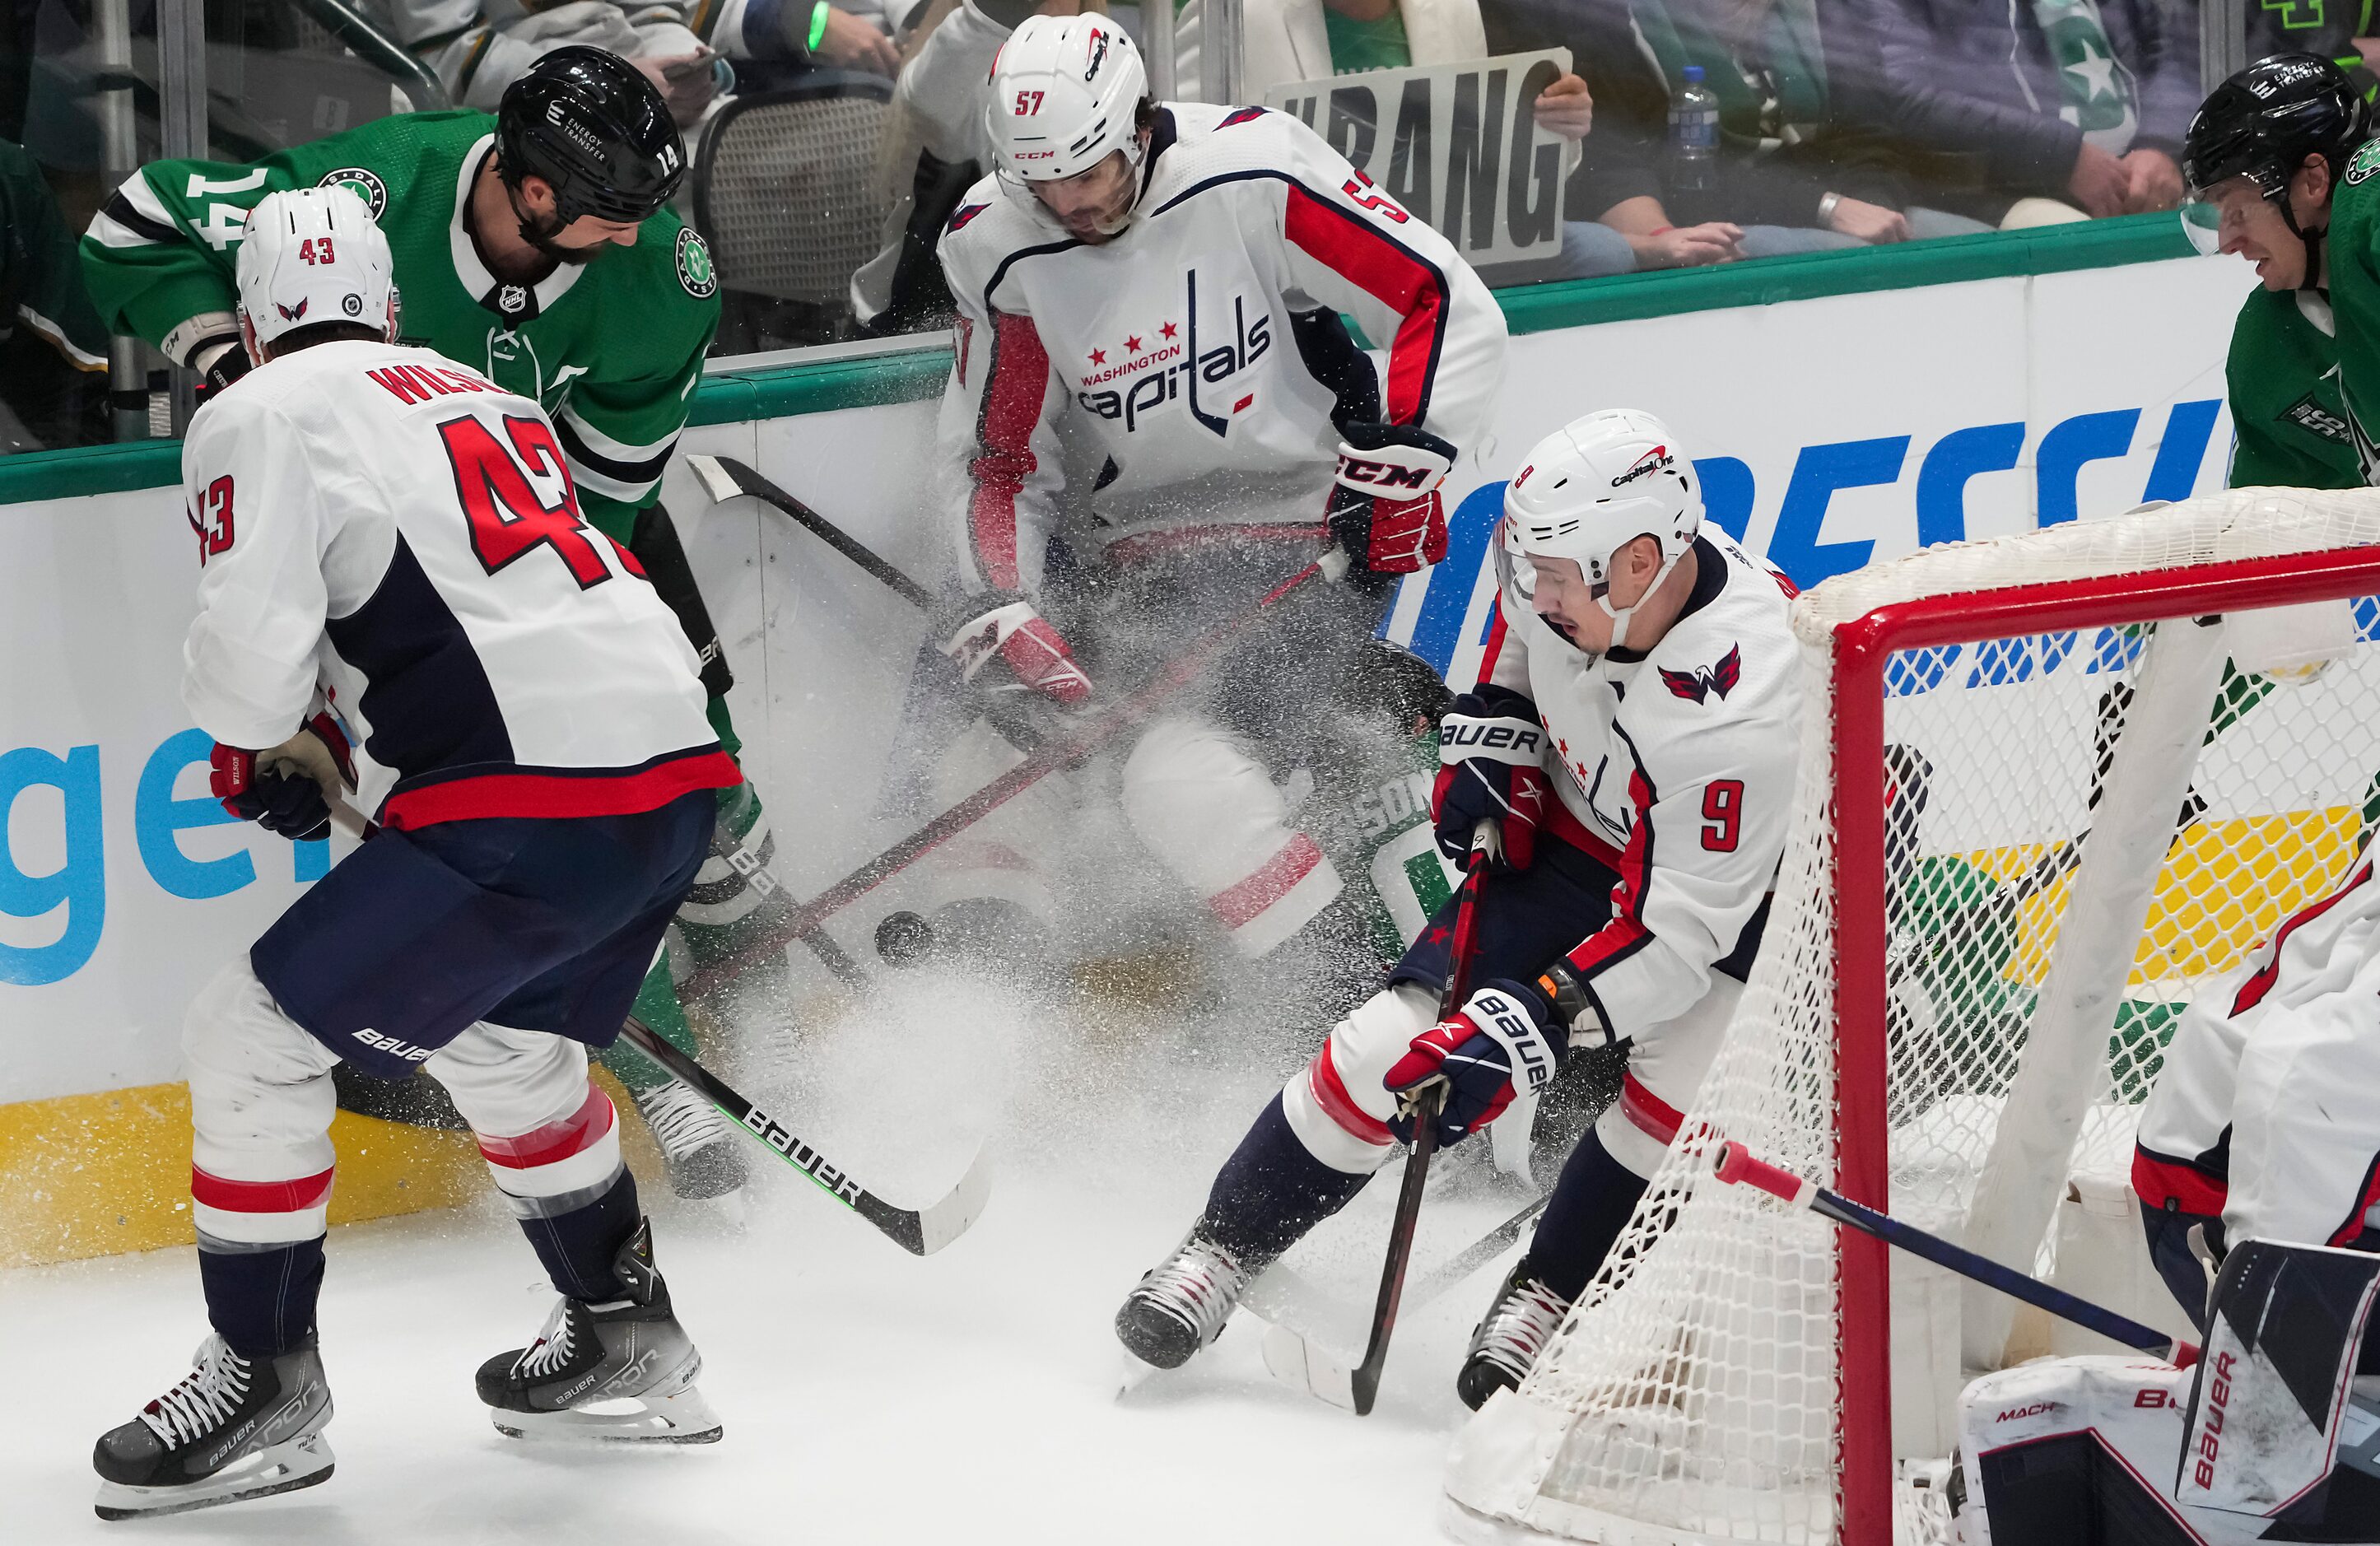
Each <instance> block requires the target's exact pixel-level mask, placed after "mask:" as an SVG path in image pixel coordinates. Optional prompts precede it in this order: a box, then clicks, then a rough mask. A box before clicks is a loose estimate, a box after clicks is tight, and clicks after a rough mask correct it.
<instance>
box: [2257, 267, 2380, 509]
mask: <svg viewBox="0 0 2380 1546" xmlns="http://www.w3.org/2000/svg"><path fill="white" fill-rule="evenodd" d="M2332 333H2333V327H2332V323H2331V310H2330V302H2329V301H2328V300H2327V299H2325V298H2324V297H2323V296H2321V295H2320V294H2318V293H2315V292H2311V291H2300V290H2282V291H2279V292H2274V291H2271V290H2264V289H2258V290H2253V291H2251V292H2250V293H2249V296H2248V299H2247V301H2246V303H2245V304H2243V305H2242V306H2241V307H2240V320H2239V322H2238V323H2235V324H2233V326H2232V329H2231V355H2230V359H2229V360H2228V362H2227V363H2226V365H2225V367H2224V374H2225V377H2226V379H2227V381H2228V385H2229V394H2230V398H2231V425H2232V429H2233V432H2234V433H2235V434H2237V436H2238V437H2239V438H2238V441H2237V443H2236V444H2234V446H2233V448H2232V452H2231V474H2230V477H2229V479H2228V484H2229V486H2230V487H2232V488H2235V489H2239V488H2248V487H2252V486H2253V487H2270V488H2301V489H2351V488H2355V487H2357V486H2358V485H2360V484H2361V483H2362V481H2363V474H2362V469H2359V468H2358V467H2357V465H2356V460H2355V444H2354V439H2353V437H2352V436H2351V435H2350V434H2349V432H2348V429H2347V414H2346V410H2345V409H2344V408H2340V407H2339V396H2338V339H2337V338H2335V337H2333V336H2332Z"/></svg>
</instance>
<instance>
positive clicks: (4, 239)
mask: <svg viewBox="0 0 2380 1546" xmlns="http://www.w3.org/2000/svg"><path fill="white" fill-rule="evenodd" d="M105 439H107V329H106V328H105V327H103V326H102V325H101V324H100V320H99V312H98V311H97V310H95V309H94V308H93V307H92V306H91V296H90V293H89V292H88V291H86V290H85V289H84V288H83V286H82V264H81V262H79V260H78V259H77V258H76V256H75V238H74V234H73V233H72V232H71V231H69V230H68V229H67V224H66V221H65V220H64V219H63V218H62V217H61V216H60V215H59V213H58V205H57V201H56V199H55V198H54V197H52V195H51V193H50V185H49V183H48V181H47V179H45V178H44V177H42V168H41V166H40V164H37V163H36V162H35V161H34V160H33V158H32V157H31V156H30V155H29V154H27V153H26V152H25V149H24V147H23V146H21V145H18V144H17V143H16V142H15V141H13V140H0V455H6V454H7V453H10V452H15V451H39V450H42V449H43V448H44V447H48V446H58V445H87V444H97V443H98V442H101V441H103V440H105Z"/></svg>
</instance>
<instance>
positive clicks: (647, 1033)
mask: <svg viewBox="0 0 2380 1546" xmlns="http://www.w3.org/2000/svg"><path fill="white" fill-rule="evenodd" d="M620 1034H621V1035H622V1036H624V1037H625V1038H627V1040H628V1041H629V1043H630V1044H631V1045H633V1046H634V1047H635V1048H636V1049H637V1051H638V1052H640V1053H644V1054H645V1055H646V1056H647V1057H650V1058H651V1059H652V1060H653V1061H654V1062H656V1063H658V1064H660V1065H662V1067H664V1068H666V1069H668V1070H669V1071H670V1072H671V1073H672V1074H674V1075H675V1076H676V1077H678V1078H680V1079H682V1080H684V1081H685V1082H686V1084H688V1085H691V1086H692V1087H693V1088H694V1089H695V1090H698V1091H700V1092H701V1094H702V1097H703V1099H705V1100H707V1101H709V1102H710V1103H711V1104H712V1105H714V1106H717V1107H718V1108H719V1109H720V1111H721V1112H722V1113H723V1114H725V1115H726V1116H727V1117H728V1119H729V1120H730V1121H733V1122H735V1123H736V1124H737V1125H738V1126H741V1127H743V1129H744V1130H745V1131H746V1132H747V1133H749V1134H751V1135H752V1136H753V1137H754V1138H758V1139H759V1140H760V1141H761V1142H762V1143H765V1144H767V1145H768V1146H769V1148H770V1149H771V1150H773V1151H774V1152H775V1153H776V1154H777V1155H778V1157H779V1158H781V1159H783V1161H784V1162H785V1163H787V1164H789V1165H791V1166H793V1167H794V1168H795V1170H797V1171H800V1172H801V1173H802V1174H803V1175H807V1176H808V1177H809V1178H810V1180H811V1181H812V1182H814V1183H815V1184H816V1185H817V1187H818V1189H819V1190H820V1191H822V1192H824V1193H826V1195H827V1196H829V1197H831V1198H832V1199H835V1200H836V1201H837V1202H840V1203H842V1204H843V1205H844V1207H846V1208H848V1209H850V1210H851V1211H853V1212H855V1213H856V1214H858V1215H859V1216H860V1217H861V1218H863V1219H866V1220H867V1221H868V1223H872V1224H874V1225H875V1226H876V1227H877V1228H878V1229H880V1230H881V1231H883V1233H885V1234H886V1235H888V1236H892V1239H893V1240H894V1241H896V1242H898V1243H899V1244H900V1246H901V1247H902V1248H904V1249H905V1250H907V1251H909V1252H910V1253H911V1254H912V1255H915V1256H931V1255H933V1254H934V1253H935V1252H936V1251H938V1250H940V1249H941V1248H943V1247H944V1246H947V1245H949V1244H950V1243H951V1242H952V1241H953V1240H955V1239H957V1238H958V1237H959V1236H962V1235H964V1234H965V1233H966V1232H967V1230H968V1229H969V1228H970V1227H972V1226H973V1225H974V1223H975V1221H976V1220H977V1218H978V1217H980V1216H981V1215H982V1213H983V1205H984V1203H985V1202H986V1201H987V1200H988V1199H990V1195H991V1161H990V1154H989V1153H988V1151H986V1150H981V1149H978V1150H976V1155H975V1159H974V1160H973V1161H972V1162H970V1163H968V1165H967V1169H966V1174H965V1175H963V1176H961V1177H959V1184H958V1185H957V1186H955V1187H952V1188H951V1189H950V1191H949V1192H947V1193H945V1194H944V1195H943V1196H942V1197H941V1199H938V1200H936V1201H934V1202H931V1203H929V1204H928V1205H927V1206H925V1207H924V1208H916V1209H912V1208H896V1207H894V1206H893V1205H892V1204H891V1203H889V1202H887V1201H885V1200H884V1199H882V1198H880V1197H878V1196H877V1195H876V1194H875V1193H873V1192H870V1191H868V1189H867V1188H866V1187H862V1186H861V1185H860V1184H859V1183H858V1182H856V1181H855V1180H853V1179H852V1178H851V1177H850V1176H848V1175H844V1173H843V1172H842V1171H841V1170H839V1169H837V1168H836V1167H835V1166H833V1165H832V1164H830V1163H827V1158H826V1156H825V1155H823V1154H821V1153H820V1152H819V1151H818V1150H815V1149H813V1148H811V1147H810V1146H809V1145H808V1144H807V1143H804V1142H803V1141H802V1140H801V1139H800V1138H796V1137H795V1136H794V1133H793V1131H792V1130H791V1129H790V1128H788V1127H786V1126H785V1125H784V1124H783V1123H782V1122H780V1121H778V1120H777V1119H776V1118H775V1117H773V1116H771V1115H770V1114H768V1113H767V1112H765V1111H762V1110H761V1109H760V1108H759V1106H757V1105H755V1104H753V1103H752V1102H750V1101H749V1100H747V1099H746V1098H745V1097H744V1096H743V1095H741V1094H739V1093H737V1092H736V1090H735V1089H734V1087H732V1086H731V1085H729V1084H728V1083H727V1081H726V1080H724V1079H722V1078H721V1077H719V1076H717V1075H716V1074H713V1073H712V1072H711V1071H710V1069H708V1068H705V1067H704V1066H703V1065H701V1064H699V1063H697V1062H696V1061H695V1060H694V1059H692V1058H690V1057H688V1056H686V1053H682V1052H680V1051H679V1050H678V1049H677V1048H675V1047H674V1046H672V1045H670V1043H669V1042H667V1041H663V1040H662V1038H661V1036H660V1035H659V1034H658V1033H657V1032H655V1031H654V1030H653V1029H652V1028H651V1027H650V1026H648V1025H646V1024H645V1023H644V1022H643V1021H642V1020H639V1019H637V1017H636V1016H633V1015H632V1016H629V1017H628V1023H627V1024H626V1025H625V1026H623V1027H621V1028H620Z"/></svg>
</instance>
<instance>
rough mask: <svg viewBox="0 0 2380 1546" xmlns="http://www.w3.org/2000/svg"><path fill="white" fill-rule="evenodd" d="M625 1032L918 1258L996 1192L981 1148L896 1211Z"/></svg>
mask: <svg viewBox="0 0 2380 1546" xmlns="http://www.w3.org/2000/svg"><path fill="white" fill-rule="evenodd" d="M330 807H331V820H332V822H334V824H336V825H337V826H338V828H339V830H340V831H342V832H345V833H346V834H349V835H350V836H353V837H356V838H358V839H362V838H369V837H370V835H371V834H372V833H373V831H374V830H375V829H374V828H373V826H372V823H370V822H368V821H366V820H365V819H364V817H363V814H362V813H361V812H360V811H358V810H356V808H355V807H354V806H351V805H349V804H348V803H347V802H346V801H345V800H340V799H334V800H332V801H331V802H330ZM620 1034H621V1035H622V1036H623V1037H625V1039H626V1040H627V1041H628V1043H629V1044H630V1045H631V1046H634V1047H635V1048H636V1049H637V1051H638V1052H640V1053H644V1054H645V1055H646V1056H647V1057H650V1058H651V1059H652V1060H653V1061H654V1062H656V1063H658V1064H660V1065H662V1067H664V1068H666V1069H668V1070H669V1071H670V1072H671V1073H672V1074H673V1075H674V1076H675V1077H678V1078H680V1079H683V1080H684V1081H686V1084H687V1085H689V1086H691V1087H692V1088H693V1089H694V1090H696V1091H698V1093H699V1094H700V1095H701V1096H702V1098H703V1099H704V1100H706V1101H709V1102H710V1103H711V1104H712V1105H714V1106H717V1107H718V1108H719V1109H720V1111H721V1112H722V1114H725V1115H726V1116H727V1117H728V1119H729V1120H731V1121H733V1122H735V1124H736V1125H737V1126H740V1127H742V1128H743V1129H744V1130H745V1131H746V1132H747V1133H749V1134H751V1135H752V1137H753V1138H757V1139H759V1141H760V1142H762V1143H765V1144H767V1145H768V1146H769V1148H770V1149H771V1150H772V1151H773V1152H775V1153H776V1154H777V1155H778V1156H779V1157H780V1158H782V1159H783V1161H784V1162H785V1163H787V1164H789V1165H791V1166H793V1167H794V1168H795V1170H797V1171H800V1172H801V1173H802V1174H803V1175H806V1176H807V1177H809V1179H810V1181H811V1182H812V1184H814V1185H815V1186H816V1187H818V1188H819V1190H820V1191H822V1192H824V1193H826V1195H827V1196H829V1197H831V1198H832V1199H835V1200H836V1201H837V1202H840V1203H842V1204H843V1205H844V1207H846V1208H848V1209H850V1210H851V1211H853V1212H855V1213H857V1214H858V1215H859V1216H860V1217H861V1218H863V1219H866V1220H867V1221H868V1223H872V1224H874V1225H875V1226H876V1227H877V1228H878V1229H879V1230H881V1231H882V1232H883V1233H884V1234H886V1235H888V1236H892V1239H893V1240H895V1241H897V1242H898V1243H899V1244H900V1245H901V1246H902V1248H904V1249H905V1250H907V1251H909V1252H910V1253H911V1254H913V1255H916V1256H931V1255H933V1254H934V1252H936V1251H938V1250H940V1249H941V1248H943V1247H944V1246H947V1245H949V1244H950V1243H951V1242H952V1241H953V1240H955V1239H957V1238H958V1237H959V1236H962V1235H964V1234H965V1233H966V1232H967V1230H968V1229H969V1228H970V1227H972V1226H973V1224H974V1223H975V1221H976V1220H977V1217H979V1216H980V1215H981V1214H982V1212H983V1206H984V1203H985V1202H986V1201H987V1200H989V1199H990V1195H991V1165H990V1157H989V1155H988V1154H987V1153H986V1152H985V1151H984V1150H980V1149H978V1150H977V1151H976V1156H975V1159H974V1160H973V1161H972V1162H971V1163H969V1164H968V1165H967V1169H966V1174H965V1175H963V1176H961V1177H960V1178H959V1184H958V1185H957V1186H955V1187H952V1188H951V1189H950V1191H949V1192H948V1193H946V1194H945V1195H944V1196H942V1197H941V1199H937V1200H936V1201H934V1202H932V1203H929V1204H928V1205H927V1206H926V1207H924V1208H915V1209H913V1208H896V1207H894V1206H893V1205H892V1203H889V1202H887V1201H885V1200H884V1199H882V1198H880V1197H878V1196H876V1195H875V1194H874V1193H873V1192H870V1191H868V1189H867V1188H866V1187H862V1186H861V1185H860V1184H859V1183H858V1182H856V1181H855V1180H853V1179H852V1178H851V1177H850V1176H848V1175H844V1173H843V1171H842V1170H841V1169H840V1168H838V1167H837V1166H835V1165H833V1164H832V1163H828V1160H827V1157H826V1156H825V1155H823V1154H821V1153H820V1152H819V1151H818V1150H815V1149H813V1148H811V1147H810V1146H809V1145H808V1144H807V1143H805V1142H803V1141H802V1140H801V1139H800V1138H796V1137H795V1135H794V1132H793V1130H792V1129H791V1128H789V1127H787V1126H785V1125H784V1124H783V1123H782V1122H779V1121H778V1120H777V1119H776V1118H775V1117H773V1116H771V1115H770V1114H768V1113H767V1112H765V1111H762V1110H761V1109H760V1108H759V1106H758V1105H756V1104H754V1103H753V1102H750V1101H748V1100H747V1099H745V1097H744V1096H743V1095H741V1094H739V1093H738V1092H737V1091H736V1090H735V1088H734V1087H733V1086H731V1085H730V1084H728V1082H727V1081H726V1080H724V1079H722V1078H721V1077H718V1076H717V1075H716V1074H713V1073H712V1072H711V1071H710V1069H708V1068H705V1067H704V1066H703V1065H701V1064H699V1063H697V1062H696V1061H695V1060H694V1059H693V1058H690V1057H688V1056H687V1055H686V1053H682V1052H680V1051H678V1049H677V1048H675V1047H674V1046H672V1045H671V1044H670V1043H669V1042H667V1041H663V1040H662V1038H661V1036H660V1035H659V1034H658V1033H657V1032H655V1031H654V1029H652V1028H651V1027H650V1026H649V1025H647V1024H645V1023H644V1022H643V1021H642V1020H639V1019H637V1017H636V1016H633V1015H631V1016H628V1020H627V1023H626V1024H625V1025H624V1026H623V1027H621V1029H620Z"/></svg>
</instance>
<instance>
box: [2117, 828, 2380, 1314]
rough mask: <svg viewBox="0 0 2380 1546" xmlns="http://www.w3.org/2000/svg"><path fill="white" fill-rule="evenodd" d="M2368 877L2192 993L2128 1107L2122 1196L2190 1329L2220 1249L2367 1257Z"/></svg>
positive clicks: (2371, 1041)
mask: <svg viewBox="0 0 2380 1546" xmlns="http://www.w3.org/2000/svg"><path fill="white" fill-rule="evenodd" d="M2373 870H2374V864H2373V859H2372V857H2371V855H2370V854H2369V853H2366V855H2365V856H2364V857H2363V858H2361V859H2359V860H2357V861H2356V864H2355V867H2354V868H2353V869H2352V870H2350V871H2349V873H2348V876H2347V879H2346V880H2345V881H2344V882H2343V883H2341V884H2340V885H2339V887H2338V889H2337V890H2335V891H2333V892H2332V893H2331V894H2330V895H2327V896H2325V897H2323V898H2322V899H2321V900H2320V901H2318V902H2315V903H2313V904H2312V905H2311V906H2309V907H2305V908H2303V909H2301V911H2299V912H2298V913H2296V914H2294V915H2293V916H2291V917H2290V918H2289V919H2287V920H2286V921H2284V922H2283V923H2282V924H2281V926H2280V927H2279V928H2278V929H2277V930H2275V931H2273V935H2272V937H2271V938H2270V939H2268V940H2266V941H2265V943H2263V944H2262V945H2260V946H2258V947H2257V949H2256V951H2255V953H2254V954H2253V955H2252V956H2249V957H2248V959H2247V960H2246V961H2245V962H2243V963H2242V964H2241V965H2240V967H2239V968H2238V969H2236V970H2235V971H2233V972H2232V973H2230V974H2229V975H2228V976H2226V977H2224V978H2221V979H2219V980H2216V981H2214V982H2211V983H2209V984H2207V985H2206V986H2205V987H2204V988H2203V989H2201V990H2200V991H2199V992H2198V993H2197V994H2196V995H2195V996H2194V997H2193V998H2192V1000H2191V1002H2190V1004H2189V1007H2188V1008H2186V1009H2184V1010H2183V1011H2182V1016H2181V1020H2180V1024H2179V1025H2178V1026H2176V1027H2175V1029H2174V1033H2173V1041H2171V1042H2170V1043H2169V1044H2168V1046H2167V1048H2166V1053H2165V1065H2164V1066H2163V1067H2162V1068H2161V1069H2160V1070H2159V1071H2158V1073H2157V1080H2156V1084H2155V1087H2154V1088H2153V1089H2151V1090H2150V1091H2149V1098H2148V1100H2147V1101H2146V1102H2144V1103H2143V1105H2142V1107H2141V1125H2140V1130H2139V1133H2138V1147H2137V1148H2136V1149H2135V1150H2134V1152H2133V1157H2132V1189H2133V1190H2134V1191H2136V1192H2137V1193H2139V1194H2140V1199H2141V1214H2142V1221H2143V1223H2144V1224H2145V1225H2146V1227H2147V1230H2148V1236H2149V1254H2150V1256H2151V1258H2152V1259H2153V1260H2155V1263H2156V1266H2157V1271H2158V1272H2159V1273H2161V1274H2162V1275H2163V1276H2164V1278H2165V1280H2166V1282H2167V1284H2168V1285H2169V1286H2170V1287H2171V1288H2172V1289H2173V1292H2174V1296H2175V1297H2177V1298H2179V1299H2180V1301H2181V1303H2182V1308H2183V1309H2187V1310H2188V1311H2189V1312H2190V1314H2191V1317H2192V1319H2193V1320H2197V1321H2204V1318H2205V1314H2206V1291H2207V1268H2206V1265H2203V1264H2202V1262H2204V1263H2206V1264H2213V1265H2220V1263H2221V1262H2222V1260H2223V1257H2224V1252H2225V1248H2226V1244H2227V1242H2229V1241H2234V1240H2246V1239H2257V1240H2285V1241H2290V1242H2293V1243H2297V1244H2302V1245H2310V1246H2341V1247H2345V1248H2349V1249H2352V1250H2364V1251H2380V1099H2374V1098H2372V1096H2371V1093H2370V1092H2371V1091H2373V1090H2376V1089H2380V881H2375V880H2374V874H2373ZM2342 1092H2352V1094H2353V1095H2354V1097H2356V1098H2345V1099H2342V1098H2340V1096H2341V1094H2342ZM2193 1235H2194V1236H2197V1238H2198V1242H2199V1247H2200V1249H2193V1248H2192V1236H2193ZM2202 1250H2203V1253H2204V1254H2203V1257H2202V1254H2201V1251H2202Z"/></svg>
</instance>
